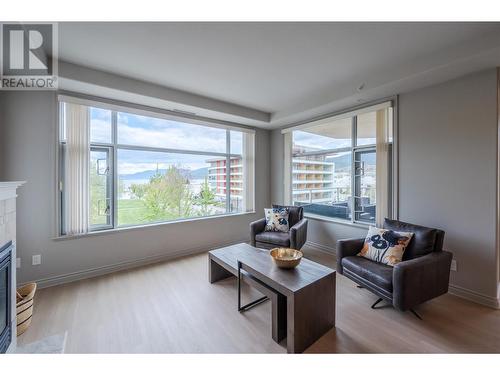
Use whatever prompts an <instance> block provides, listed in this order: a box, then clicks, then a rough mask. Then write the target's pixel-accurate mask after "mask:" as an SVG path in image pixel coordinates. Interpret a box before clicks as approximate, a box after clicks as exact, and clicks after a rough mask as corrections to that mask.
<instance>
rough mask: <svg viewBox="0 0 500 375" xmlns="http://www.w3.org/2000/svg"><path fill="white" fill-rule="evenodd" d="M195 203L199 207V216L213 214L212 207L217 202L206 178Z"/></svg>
mask: <svg viewBox="0 0 500 375" xmlns="http://www.w3.org/2000/svg"><path fill="white" fill-rule="evenodd" d="M195 203H196V204H197V205H198V206H200V210H199V214H200V216H208V215H212V214H213V209H212V207H213V206H216V205H217V201H216V199H215V193H214V192H213V190H212V189H211V188H210V184H209V183H208V177H205V181H204V182H203V183H202V184H201V189H200V194H199V195H198V197H197V198H196V200H195Z"/></svg>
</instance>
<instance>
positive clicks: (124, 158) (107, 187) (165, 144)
mask: <svg viewBox="0 0 500 375" xmlns="http://www.w3.org/2000/svg"><path fill="white" fill-rule="evenodd" d="M75 102H76V103H74V102H72V100H71V99H70V100H67V99H60V132H59V134H60V135H59V147H60V152H59V155H60V163H59V164H60V181H59V182H60V184H59V185H60V189H61V192H60V197H61V213H62V215H61V233H62V234H67V235H68V234H69V235H71V234H81V233H85V232H90V231H98V230H104V229H112V228H119V227H129V226H137V225H144V224H151V223H160V222H168V221H175V220H180V219H189V218H196V217H207V216H214V215H225V214H233V213H241V212H247V211H252V210H253V184H254V182H253V175H254V173H253V168H254V155H253V153H254V151H253V150H254V133H253V131H252V130H247V129H243V128H242V129H241V130H239V129H238V128H234V127H233V128H230V127H223V126H219V125H217V126H211V125H210V124H208V123H207V124H203V123H199V122H198V121H196V123H193V122H190V121H189V120H186V119H183V118H177V117H175V118H171V117H170V116H169V117H167V116H161V115H158V114H156V113H144V112H143V111H141V113H136V111H134V110H130V111H129V110H127V108H122V107H119V108H117V107H115V106H113V107H112V108H111V109H107V108H106V107H104V106H103V107H100V103H87V102H86V101H83V103H82V102H81V101H79V100H78V99H75Z"/></svg>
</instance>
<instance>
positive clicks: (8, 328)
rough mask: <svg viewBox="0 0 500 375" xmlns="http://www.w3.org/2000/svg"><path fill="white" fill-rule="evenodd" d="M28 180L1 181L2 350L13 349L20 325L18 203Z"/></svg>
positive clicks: (0, 311)
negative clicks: (18, 322)
mask: <svg viewBox="0 0 500 375" xmlns="http://www.w3.org/2000/svg"><path fill="white" fill-rule="evenodd" d="M23 184H24V181H8V182H2V181H0V353H4V352H6V353H13V352H15V350H16V345H17V326H16V287H17V285H16V259H17V257H18V255H17V252H16V229H17V228H16V221H17V220H16V216H17V215H16V205H17V191H18V188H19V187H20V186H22V185H23Z"/></svg>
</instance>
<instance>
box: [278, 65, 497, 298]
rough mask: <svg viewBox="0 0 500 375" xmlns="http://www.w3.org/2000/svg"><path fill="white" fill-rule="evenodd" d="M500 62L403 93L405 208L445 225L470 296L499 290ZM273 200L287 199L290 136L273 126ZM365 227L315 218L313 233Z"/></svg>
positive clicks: (456, 276)
mask: <svg viewBox="0 0 500 375" xmlns="http://www.w3.org/2000/svg"><path fill="white" fill-rule="evenodd" d="M496 84H497V78H496V70H495V69H490V70H487V71H483V72H479V73H476V74H473V75H468V76H465V77H462V78H459V79H455V80H452V81H449V82H445V83H443V84H439V85H436V86H432V87H427V88H424V89H420V90H418V91H414V92H411V93H406V94H402V95H400V98H399V176H400V177H399V194H400V197H399V216H400V219H401V220H404V221H408V222H412V223H416V224H421V225H426V226H431V227H437V228H441V229H444V230H445V231H446V236H445V244H444V247H445V249H446V250H449V251H451V252H453V254H454V258H455V259H456V260H457V265H458V271H457V272H452V274H451V280H450V283H451V284H452V285H454V286H456V287H457V288H458V289H460V291H461V292H463V293H462V294H464V293H465V294H469V297H470V298H474V299H476V300H482V301H483V302H485V303H489V304H493V303H494V302H493V301H496V298H497V260H496V246H495V241H496V233H495V229H496V194H497V180H496V179H497V166H496V160H497V141H496V140H497V103H496V100H497V99H496V90H497V87H496ZM271 150H272V155H271V159H272V160H273V163H272V170H271V192H272V194H271V200H272V201H273V202H274V203H279V202H282V200H283V186H282V181H283V180H282V179H283V137H282V135H281V134H280V131H279V130H274V131H273V132H272V134H271ZM365 234H366V229H363V228H356V227H350V226H347V225H343V224H336V223H330V222H325V221H318V220H310V227H309V233H308V240H309V241H311V242H313V243H316V244H319V245H321V246H324V247H327V248H335V243H336V241H337V240H338V239H340V238H348V237H364V235H365Z"/></svg>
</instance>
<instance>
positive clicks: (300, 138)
mask: <svg viewBox="0 0 500 375" xmlns="http://www.w3.org/2000/svg"><path fill="white" fill-rule="evenodd" d="M293 144H294V146H302V147H307V148H308V149H310V150H311V151H313V150H327V149H334V148H342V147H351V139H350V138H347V139H346V138H339V139H335V138H330V137H325V136H323V135H317V134H313V133H308V132H305V131H302V130H298V131H294V132H293Z"/></svg>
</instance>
